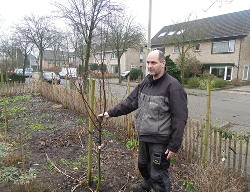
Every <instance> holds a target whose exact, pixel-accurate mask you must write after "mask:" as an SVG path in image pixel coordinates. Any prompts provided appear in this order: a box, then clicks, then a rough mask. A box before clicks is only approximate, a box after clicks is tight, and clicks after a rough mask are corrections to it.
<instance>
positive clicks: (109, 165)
mask: <svg viewBox="0 0 250 192" xmlns="http://www.w3.org/2000/svg"><path fill="white" fill-rule="evenodd" d="M2 102H3V100H1V98H0V104H1V103H2ZM8 109H15V110H12V112H9V117H8V119H9V121H8V124H9V129H8V138H7V137H2V141H3V140H4V141H5V142H6V141H7V142H6V143H8V144H9V145H11V146H12V147H14V148H16V152H18V153H19V154H20V153H21V151H22V147H21V146H20V143H21V140H20V135H21V133H22V138H23V139H22V142H23V143H24V147H23V149H24V154H25V170H29V169H30V168H34V169H35V170H36V172H37V174H36V179H35V180H34V181H32V182H31V183H30V185H29V187H28V188H29V189H28V190H27V188H26V189H24V188H23V187H22V186H20V185H14V184H13V182H12V181H9V182H0V191H1V192H9V191H11V192H21V191H22V192H26V191H30V192H71V191H75V192H89V191H94V190H95V189H96V184H97V150H96V148H97V146H98V145H99V144H98V143H97V136H98V133H97V132H94V134H93V140H94V142H93V143H94V149H93V160H92V162H93V163H92V178H93V183H92V185H91V186H88V185H87V160H88V158H87V155H88V138H89V132H88V123H87V121H85V120H86V119H87V117H86V116H85V115H84V114H77V113H76V112H74V111H71V110H68V109H65V108H63V106H62V105H61V104H58V103H55V102H51V101H47V100H46V99H44V98H43V97H41V96H39V95H36V96H32V97H30V98H28V99H15V100H10V102H9V103H8ZM14 111H15V112H14ZM1 121H2V122H1ZM0 123H1V124H0V125H3V119H0ZM41 126H42V127H41ZM123 134H125V133H124V130H122V129H119V128H113V129H111V128H107V127H106V128H103V130H102V145H103V146H102V153H101V175H102V184H101V189H100V191H101V192H123V191H124V192H129V191H130V190H129V189H130V187H131V185H132V184H134V183H136V182H138V181H139V180H140V176H139V174H138V171H137V168H136V164H137V163H136V154H137V152H136V151H135V150H131V149H128V148H127V147H126V142H125V140H126V137H125V136H124V135H123ZM1 135H3V133H1ZM9 161H10V162H12V163H13V164H15V166H17V167H19V168H21V167H22V164H21V163H20V162H21V159H20V158H19V159H18V160H17V161H18V162H15V161H14V160H13V158H9ZM179 162H181V163H179ZM1 166H2V167H3V166H4V165H1V164H0V170H1ZM187 166H188V165H187V164H186V165H185V164H184V161H183V159H180V157H178V158H176V159H175V162H174V163H172V165H171V167H170V168H169V173H170V179H171V182H172V192H185V191H186V190H185V189H184V188H183V186H182V185H181V183H180V181H179V180H181V179H184V180H188V179H189V176H190V173H189V172H188V169H186V168H187ZM79 180H80V181H82V183H81V186H78V184H79ZM76 186H77V187H76ZM73 189H75V190H73Z"/></svg>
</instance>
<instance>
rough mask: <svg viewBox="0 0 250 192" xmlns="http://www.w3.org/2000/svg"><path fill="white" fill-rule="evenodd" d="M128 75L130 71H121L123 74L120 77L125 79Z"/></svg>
mask: <svg viewBox="0 0 250 192" xmlns="http://www.w3.org/2000/svg"><path fill="white" fill-rule="evenodd" d="M129 73H130V71H123V72H122V73H121V76H122V77H125V78H126V79H127V77H128V76H129Z"/></svg>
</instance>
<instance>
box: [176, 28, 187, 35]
mask: <svg viewBox="0 0 250 192" xmlns="http://www.w3.org/2000/svg"><path fill="white" fill-rule="evenodd" d="M184 31H185V30H184V29H182V30H180V31H178V32H177V35H180V34H182V33H184Z"/></svg>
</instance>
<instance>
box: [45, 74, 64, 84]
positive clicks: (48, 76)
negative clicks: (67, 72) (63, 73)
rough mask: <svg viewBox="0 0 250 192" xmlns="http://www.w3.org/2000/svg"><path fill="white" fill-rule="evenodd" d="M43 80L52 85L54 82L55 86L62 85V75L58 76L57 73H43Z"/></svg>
mask: <svg viewBox="0 0 250 192" xmlns="http://www.w3.org/2000/svg"><path fill="white" fill-rule="evenodd" d="M43 80H44V81H46V82H48V83H50V84H51V83H52V82H53V84H60V83H61V78H60V75H57V74H56V73H54V72H49V71H44V72H43Z"/></svg>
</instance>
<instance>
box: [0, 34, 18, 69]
mask: <svg viewBox="0 0 250 192" xmlns="http://www.w3.org/2000/svg"><path fill="white" fill-rule="evenodd" d="M21 63H22V61H21V57H20V49H18V47H17V45H16V42H15V41H14V40H13V39H10V38H5V39H2V40H1V42H0V69H1V70H2V71H5V72H7V71H13V70H14V69H15V68H17V67H18V66H20V65H21Z"/></svg>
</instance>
